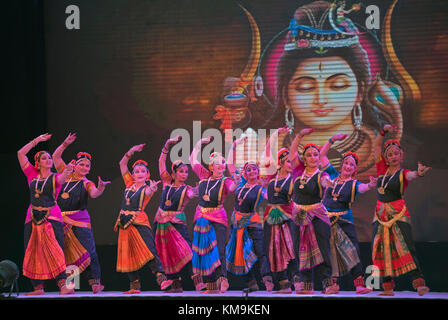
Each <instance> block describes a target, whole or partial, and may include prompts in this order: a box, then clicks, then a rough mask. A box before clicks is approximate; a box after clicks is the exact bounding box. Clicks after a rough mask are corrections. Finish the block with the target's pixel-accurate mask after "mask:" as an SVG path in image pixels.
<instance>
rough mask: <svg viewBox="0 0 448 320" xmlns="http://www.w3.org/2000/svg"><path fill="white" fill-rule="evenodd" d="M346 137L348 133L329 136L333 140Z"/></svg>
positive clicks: (340, 139)
mask: <svg viewBox="0 0 448 320" xmlns="http://www.w3.org/2000/svg"><path fill="white" fill-rule="evenodd" d="M347 137H348V134H335V135H334V136H332V137H331V140H333V141H342V140H344V139H345V138H347Z"/></svg>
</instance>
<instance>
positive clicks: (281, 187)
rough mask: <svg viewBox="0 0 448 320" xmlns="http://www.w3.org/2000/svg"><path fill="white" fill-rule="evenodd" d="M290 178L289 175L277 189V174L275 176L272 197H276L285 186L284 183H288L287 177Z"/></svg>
mask: <svg viewBox="0 0 448 320" xmlns="http://www.w3.org/2000/svg"><path fill="white" fill-rule="evenodd" d="M290 176H291V174H290V173H288V175H287V176H286V178H285V181H283V183H282V185H281V186H280V187H277V181H278V174H277V175H276V176H275V182H274V191H275V192H274V196H276V197H278V194H279V192H280V191H281V190H282V189H283V186H284V185H285V183H286V181H288V179H289V177H290Z"/></svg>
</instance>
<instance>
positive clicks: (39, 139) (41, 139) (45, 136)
mask: <svg viewBox="0 0 448 320" xmlns="http://www.w3.org/2000/svg"><path fill="white" fill-rule="evenodd" d="M50 139H51V134H49V133H44V134H41V135H40V136H38V137H37V138H35V139H34V141H35V142H36V143H39V142H44V141H47V140H50Z"/></svg>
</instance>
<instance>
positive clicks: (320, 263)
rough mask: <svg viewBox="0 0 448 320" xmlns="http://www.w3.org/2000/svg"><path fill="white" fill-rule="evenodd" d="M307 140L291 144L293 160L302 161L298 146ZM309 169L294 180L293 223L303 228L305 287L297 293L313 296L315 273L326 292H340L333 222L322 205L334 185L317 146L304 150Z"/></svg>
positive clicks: (301, 245)
mask: <svg viewBox="0 0 448 320" xmlns="http://www.w3.org/2000/svg"><path fill="white" fill-rule="evenodd" d="M302 138H303V136H302V135H301V134H298V135H296V137H295V138H294V140H293V142H292V144H291V157H290V159H291V161H298V159H297V156H298V153H297V146H298V144H299V143H300V140H301V139H302ZM302 154H303V162H304V165H305V170H304V171H303V173H302V175H301V176H300V177H297V178H296V179H295V181H294V195H293V212H292V216H293V220H294V222H295V223H296V225H297V226H299V227H300V237H299V242H298V244H296V248H298V251H299V252H298V254H299V270H300V281H301V285H302V286H301V288H299V290H296V293H297V294H312V293H314V290H313V272H314V271H315V272H316V273H317V275H318V276H319V278H320V279H322V287H323V292H324V293H325V294H333V293H336V292H337V287H336V285H333V284H332V281H331V249H330V219H329V217H328V213H327V210H326V209H325V207H324V205H323V204H322V197H323V192H324V188H327V187H328V186H329V185H330V184H331V182H330V179H329V176H328V174H327V173H326V172H322V171H320V170H319V164H320V150H319V147H318V146H316V145H315V144H306V145H305V146H303V149H302Z"/></svg>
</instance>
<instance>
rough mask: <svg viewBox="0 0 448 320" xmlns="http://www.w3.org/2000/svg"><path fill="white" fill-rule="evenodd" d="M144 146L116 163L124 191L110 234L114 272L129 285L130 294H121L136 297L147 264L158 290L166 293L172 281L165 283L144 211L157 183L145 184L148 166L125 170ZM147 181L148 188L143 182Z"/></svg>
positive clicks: (139, 163) (143, 163) (140, 163)
mask: <svg viewBox="0 0 448 320" xmlns="http://www.w3.org/2000/svg"><path fill="white" fill-rule="evenodd" d="M144 146H145V145H144V144H140V145H136V146H133V147H132V148H131V149H129V151H128V152H126V153H125V155H124V156H123V158H122V159H121V160H120V170H121V174H122V176H123V180H124V183H125V185H126V189H125V191H124V196H123V200H122V202H121V210H120V214H119V216H118V219H117V222H116V223H115V227H114V230H115V231H118V256H117V271H118V272H126V273H127V274H128V277H129V281H130V290H129V291H126V292H124V294H134V293H137V294H138V293H140V288H141V285H140V276H139V272H138V270H140V269H141V268H142V267H143V266H144V265H145V264H146V263H148V262H149V263H148V265H149V267H150V269H151V271H152V273H154V274H155V275H156V281H157V284H158V285H159V286H160V288H161V290H166V289H168V288H169V287H170V286H171V284H172V282H173V281H172V280H168V279H167V277H166V275H165V272H164V271H163V267H162V263H161V261H160V258H159V256H158V254H157V250H156V246H155V243H154V236H153V234H152V231H151V226H150V224H149V220H148V216H147V215H146V213H145V211H144V210H145V207H146V205H147V204H148V202H149V200H150V199H151V197H152V196H153V195H154V193H155V192H156V191H157V185H158V184H159V183H160V181H157V182H155V181H153V180H149V178H150V173H149V168H148V163H147V162H146V161H144V160H137V161H135V162H134V164H133V166H132V174H131V173H130V172H129V170H128V162H129V159H130V158H131V157H132V156H133V155H134V153H135V152H140V151H142V149H143V147H144ZM147 180H149V185H148V184H147V183H146V181H147Z"/></svg>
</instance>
